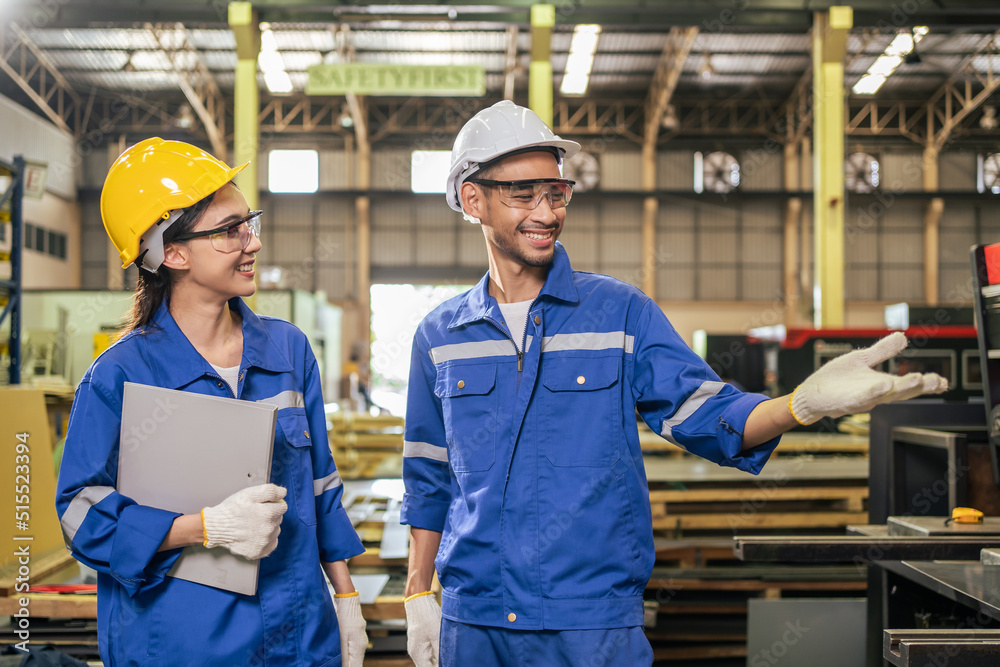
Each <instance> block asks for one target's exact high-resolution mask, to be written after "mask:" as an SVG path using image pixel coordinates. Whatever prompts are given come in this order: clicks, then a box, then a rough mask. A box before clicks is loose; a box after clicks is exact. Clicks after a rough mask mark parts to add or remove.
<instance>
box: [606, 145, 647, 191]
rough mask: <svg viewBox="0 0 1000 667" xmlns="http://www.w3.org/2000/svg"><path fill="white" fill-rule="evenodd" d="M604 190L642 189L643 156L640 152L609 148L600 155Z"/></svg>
mask: <svg viewBox="0 0 1000 667" xmlns="http://www.w3.org/2000/svg"><path fill="white" fill-rule="evenodd" d="M598 159H599V160H600V161H601V189H602V190H612V191H614V190H639V189H640V188H642V156H641V154H640V152H639V151H638V150H621V149H617V148H608V149H607V150H605V151H604V152H603V153H601V154H600V156H599V158H598Z"/></svg>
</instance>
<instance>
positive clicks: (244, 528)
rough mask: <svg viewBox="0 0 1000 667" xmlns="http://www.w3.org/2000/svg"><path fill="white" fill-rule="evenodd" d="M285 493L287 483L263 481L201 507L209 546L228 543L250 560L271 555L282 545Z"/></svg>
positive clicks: (285, 507)
mask: <svg viewBox="0 0 1000 667" xmlns="http://www.w3.org/2000/svg"><path fill="white" fill-rule="evenodd" d="M285 493H286V491H285V489H284V488H283V487H280V486H277V485H275V484H261V485H259V486H251V487H248V488H246V489H242V490H240V491H237V492H236V493H234V494H233V495H231V496H229V497H228V498H226V499H225V500H223V501H222V502H221V503H219V504H218V505H216V506H215V507H206V508H205V509H203V510H202V511H201V519H202V525H203V526H204V532H205V546H206V547H209V548H212V547H226V548H227V549H229V550H230V551H231V552H233V553H234V554H236V555H237V556H243V557H244V558H249V559H250V560H257V559H259V558H263V557H264V556H266V555H268V554H269V553H271V552H272V551H274V549H275V547H277V546H278V533H280V532H281V528H280V526H281V517H282V515H284V513H285V510H286V509H288V505H286V504H285V501H284V500H282V498H284V497H285Z"/></svg>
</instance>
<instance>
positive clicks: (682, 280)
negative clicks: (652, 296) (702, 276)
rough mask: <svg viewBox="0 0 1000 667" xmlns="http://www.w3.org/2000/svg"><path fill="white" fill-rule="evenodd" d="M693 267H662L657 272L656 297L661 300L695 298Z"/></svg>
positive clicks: (687, 299)
mask: <svg viewBox="0 0 1000 667" xmlns="http://www.w3.org/2000/svg"><path fill="white" fill-rule="evenodd" d="M694 278H695V272H694V270H693V269H692V268H669V267H661V268H660V269H659V270H658V271H657V273H656V298H657V299H658V300H661V301H689V300H693V299H694V298H695V293H694Z"/></svg>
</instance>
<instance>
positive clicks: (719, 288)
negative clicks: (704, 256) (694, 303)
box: [698, 265, 739, 301]
mask: <svg viewBox="0 0 1000 667" xmlns="http://www.w3.org/2000/svg"><path fill="white" fill-rule="evenodd" d="M738 279H739V276H738V275H737V271H736V267H735V266H732V265H718V266H714V267H711V268H709V267H700V268H699V269H698V299H699V300H702V301H704V300H709V301H712V300H714V301H733V300H735V299H736V298H737V294H738V282H737V281H738Z"/></svg>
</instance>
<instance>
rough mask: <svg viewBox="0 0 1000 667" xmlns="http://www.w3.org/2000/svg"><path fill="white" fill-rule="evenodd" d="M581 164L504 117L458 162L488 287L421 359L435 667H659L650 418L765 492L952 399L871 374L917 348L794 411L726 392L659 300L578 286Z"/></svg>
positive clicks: (431, 660)
mask: <svg viewBox="0 0 1000 667" xmlns="http://www.w3.org/2000/svg"><path fill="white" fill-rule="evenodd" d="M579 148H580V147H579V145H578V144H576V143H575V142H572V141H566V140H563V139H560V138H559V137H558V136H556V135H554V134H553V133H552V131H551V130H550V129H549V128H548V127H547V126H546V125H545V123H543V122H542V121H541V119H539V118H538V116H537V115H535V114H534V113H533V112H532V111H530V110H528V109H525V108H523V107H519V106H516V105H514V104H513V103H512V102H509V101H505V102H500V103H498V104H495V105H494V106H492V107H489V108H487V109H484V110H483V111H481V112H480V113H478V114H477V115H476V116H475V117H473V118H472V119H471V120H470V121H469V122H468V123H467V124H466V125H465V126H464V127H463V128H462V130H461V132H459V135H458V138H457V139H456V141H455V146H454V148H453V150H452V154H451V156H452V159H451V162H452V167H451V172H450V174H449V176H448V185H447V194H446V196H447V199H448V204H449V205H450V206H451V207H452V208H453V209H455V210H456V211H461V212H463V213H464V215H465V217H466V218H467V219H469V220H471V221H472V222H475V223H480V224H481V225H482V230H483V234H484V236H485V237H486V249H487V254H488V258H489V273H487V274H486V276H485V277H484V278H483V279H482V280H481V281H480V282H479V284H478V285H477V286H476V287H474V288H473V289H471V290H470V291H468V292H466V293H464V294H462V295H460V296H458V297H455V298H453V299H451V300H449V301H447V302H445V303H444V304H442V305H441V306H440V307H438V308H436V309H435V310H434V311H433V312H432V313H431V314H430V315H428V316H427V317H426V318H425V319H424V321H423V322H421V324H420V326H419V328H418V329H417V332H416V335H415V338H414V342H413V356H412V362H411V363H412V365H411V369H410V385H409V396H408V404H407V412H406V434H405V443H404V446H403V457H404V458H403V478H404V481H405V483H406V495H405V498H404V500H403V508H402V522H403V523H404V524H408V525H410V527H411V530H410V534H411V547H410V560H409V575H408V577H407V582H406V595H407V598H406V602H405V606H406V617H407V632H408V648H409V651H410V656H411V657H412V658H413V659H414V661H415V662H416V664H417V666H418V667H425V666H428V665H435V664H438V662H437V661H438V655H439V648H438V647H439V643H440V665H442V666H452V665H454V666H456V667H469V666H475V667H491V666H493V665H516V666H518V667H521V666H524V665H542V666H545V667H554V666H558V665H572V666H574V667H576V666H590V665H628V666H630V667H631V666H633V665H650V664H651V663H652V660H653V654H652V650H651V648H650V645H649V642H648V641H647V640H646V638H645V635H644V633H643V619H642V594H643V590H644V589H645V587H646V583H647V582H648V580H649V576H650V573H651V571H652V566H653V561H654V550H653V533H652V525H651V521H652V518H651V513H650V506H649V496H648V489H647V485H646V477H645V473H644V470H643V464H642V453H641V451H640V448H639V440H638V433H637V430H636V409H638V412H639V414H640V415H641V416H642V418H643V420H644V421H645V422H646V423H647V424H648V425H649V426H650V428H652V429H653V430H654V431H655V432H657V433H659V434H660V435H662V436H663V437H664V438H666V439H667V440H669V441H671V442H673V443H675V444H678V445H680V446H681V447H683V448H684V449H686V450H687V451H689V452H691V453H693V454H697V455H699V456H702V457H704V458H706V459H709V460H711V461H714V462H716V463H718V464H720V465H728V466H735V467H737V468H740V469H742V470H746V471H749V472H752V473H758V472H759V471H760V469H761V467H762V466H763V465H764V462H765V461H766V460H767V458H768V456H769V455H770V454H771V451H772V450H773V449H774V448H775V446H776V445H777V444H778V436H780V434H782V433H784V432H785V431H787V430H789V429H790V428H792V427H793V426H795V424H796V422H797V421H798V422H799V423H812V422H815V421H817V420H818V419H820V418H821V417H823V416H827V415H829V416H839V415H841V414H846V413H850V412H860V411H865V410H868V409H870V408H871V407H872V406H874V405H876V404H878V403H883V402H887V401H891V400H902V399H904V398H910V397H912V396H916V395H918V394H920V393H924V392H941V391H944V389H945V388H946V383H945V381H944V379H943V378H941V377H939V376H937V375H921V374H919V373H914V374H911V375H908V376H905V377H895V378H894V377H892V376H889V375H886V374H884V373H878V372H876V371H874V370H872V369H871V368H870V366H873V365H875V364H877V363H879V362H881V361H883V360H884V359H886V358H889V357H892V356H894V355H895V354H897V353H898V352H899V351H900V350H901V349H902V348H903V347H905V346H906V338H905V336H903V334H901V333H899V334H893V336H890V337H889V338H887V339H884V340H882V341H880V342H879V343H877V344H876V345H875V346H873V347H871V348H869V349H866V350H857V351H855V352H852V353H850V354H847V355H844V356H843V357H840V358H838V359H836V360H834V361H833V362H831V363H829V364H827V365H826V366H825V367H823V368H822V369H820V370H819V371H817V372H816V373H815V374H814V375H813V376H812V377H810V378H809V379H807V380H806V381H805V382H804V383H803V384H802V385H801V386H800V387H798V389H797V390H796V391H795V392H794V393H793V395H792V396H784V397H782V398H777V399H773V400H768V399H767V397H766V396H761V395H757V394H747V393H743V392H740V391H739V390H737V389H735V388H734V387H732V386H731V385H726V384H724V383H722V382H720V381H719V378H718V377H717V376H716V375H715V374H714V373H713V372H712V371H711V369H710V368H709V367H708V366H707V365H706V364H705V362H704V361H702V359H700V358H699V357H698V356H697V355H695V354H694V353H693V352H692V351H691V350H690V349H689V348H688V347H687V345H685V344H684V341H683V340H682V339H681V338H680V337H679V336H678V334H677V333H676V332H675V331H674V329H673V328H672V327H671V325H670V323H669V322H668V321H667V318H666V317H665V316H664V314H663V312H662V311H661V310H660V308H659V307H658V306H657V305H656V303H655V302H653V301H652V300H650V299H649V298H648V297H647V296H645V295H644V294H643V293H642V292H641V291H639V290H638V289H636V288H634V287H632V286H630V285H627V284H625V283H622V282H619V281H617V280H614V279H612V278H609V277H607V276H602V275H595V274H591V273H583V272H575V271H574V270H573V269H572V267H571V266H570V262H569V258H568V256H567V254H566V250H565V249H564V248H563V246H562V244H559V243H557V242H556V239H557V238H558V237H559V233H560V231H561V230H562V226H563V222H564V220H565V217H566V205H567V204H568V203H569V202H570V198H571V196H572V193H573V182H572V181H568V180H565V179H563V178H561V174H560V171H559V165H560V160H561V159H566V158H569V157H571V156H572V155H573V154H575V153H576V152H577V151H578V150H579ZM435 557H436V559H435ZM435 568H436V570H437V573H438V576H439V579H440V582H441V585H442V587H443V589H444V592H443V595H442V601H443V602H442V607H438V605H437V602H436V601H435V600H434V598H433V596H432V595H431V594H430V590H429V589H430V587H431V579H432V574H433V572H434V569H435ZM442 612H443V616H444V620H441V617H442ZM439 632H440V635H439Z"/></svg>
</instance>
